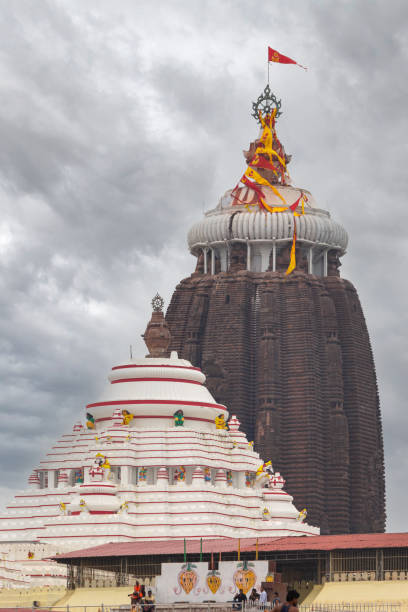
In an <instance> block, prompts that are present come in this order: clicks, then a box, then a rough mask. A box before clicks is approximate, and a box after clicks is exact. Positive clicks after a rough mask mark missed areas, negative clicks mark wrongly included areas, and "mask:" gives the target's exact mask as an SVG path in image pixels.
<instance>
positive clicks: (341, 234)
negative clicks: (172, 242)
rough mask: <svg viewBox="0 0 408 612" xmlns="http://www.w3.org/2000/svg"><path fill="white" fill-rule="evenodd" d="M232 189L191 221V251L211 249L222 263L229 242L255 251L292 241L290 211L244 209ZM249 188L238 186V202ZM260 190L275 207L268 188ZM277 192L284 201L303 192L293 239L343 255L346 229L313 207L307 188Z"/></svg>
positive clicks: (274, 200) (282, 189)
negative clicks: (303, 201)
mask: <svg viewBox="0 0 408 612" xmlns="http://www.w3.org/2000/svg"><path fill="white" fill-rule="evenodd" d="M232 191H233V190H232V189H229V190H228V191H226V193H225V194H224V195H223V196H222V198H221V199H220V201H219V203H218V205H217V207H216V208H214V209H213V210H210V211H208V212H207V213H206V214H205V217H204V219H201V220H200V221H198V222H197V223H195V224H194V225H193V227H192V228H191V229H190V231H189V233H188V246H189V248H190V251H191V253H193V254H194V255H196V256H199V255H200V251H201V250H202V249H205V248H207V249H212V250H214V251H215V254H216V256H218V257H219V258H220V260H221V262H223V261H224V260H225V261H226V251H227V245H228V244H230V243H234V242H243V243H248V244H251V245H252V246H253V248H254V250H256V247H257V246H261V245H262V246H263V249H265V246H269V247H270V248H272V247H273V246H274V245H279V244H284V243H289V242H291V241H292V237H293V213H292V211H290V210H289V211H288V212H282V213H279V214H271V213H268V212H263V211H260V210H257V211H255V212H253V211H250V210H248V209H247V208H246V207H245V204H234V203H233V202H234V197H233V196H232ZM249 191H250V190H249V188H248V187H241V188H239V190H238V196H239V197H240V199H241V200H242V201H246V200H247V201H250V199H249V195H248V192H249ZM263 191H264V193H265V196H266V201H267V203H268V204H269V205H270V206H279V204H280V201H279V198H278V196H277V195H275V194H274V193H273V192H272V190H271V189H269V188H268V187H264V189H263ZM279 191H280V192H281V193H282V195H284V197H285V199H286V201H287V202H288V204H292V203H293V202H295V201H296V200H297V199H298V198H299V196H300V194H301V192H303V193H306V194H307V197H308V202H307V204H306V206H305V212H304V215H302V216H301V217H299V218H298V221H297V240H298V241H299V242H300V243H302V244H303V245H304V246H308V247H310V248H313V249H315V250H317V249H320V250H324V249H330V250H332V249H334V250H336V251H338V253H339V255H340V256H341V255H344V253H345V252H346V248H347V243H348V236H347V232H346V230H345V229H344V227H343V226H342V225H340V223H338V222H337V221H334V220H333V219H332V218H331V216H330V213H328V212H327V211H326V210H323V209H321V208H318V207H317V205H316V202H315V200H314V198H313V196H312V195H311V194H310V193H309V192H308V191H306V190H304V189H302V190H300V189H297V188H296V187H292V186H289V185H285V186H283V185H282V186H280V187H279ZM224 253H225V255H224ZM265 263H266V262H265ZM222 269H223V265H222V263H221V270H222ZM249 269H253V271H259V272H262V271H264V270H266V268H263V267H261V269H260V270H256V269H254V268H253V267H249Z"/></svg>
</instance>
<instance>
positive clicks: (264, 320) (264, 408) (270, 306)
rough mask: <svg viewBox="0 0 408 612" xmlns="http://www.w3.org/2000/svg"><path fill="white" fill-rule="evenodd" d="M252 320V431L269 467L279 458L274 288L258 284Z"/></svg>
mask: <svg viewBox="0 0 408 612" xmlns="http://www.w3.org/2000/svg"><path fill="white" fill-rule="evenodd" d="M258 292H259V300H258V301H259V305H258V312H257V317H256V345H255V354H254V357H255V373H254V377H255V381H256V402H257V404H256V428H255V446H256V449H257V452H259V454H260V455H261V457H262V458H264V460H265V461H267V460H269V459H271V460H272V463H273V465H275V464H276V462H277V461H278V460H279V457H280V443H281V430H280V424H281V416H282V412H281V411H282V384H281V383H282V376H281V371H280V335H281V334H280V324H279V293H278V292H277V291H276V287H274V286H269V285H265V284H261V285H259V288H258Z"/></svg>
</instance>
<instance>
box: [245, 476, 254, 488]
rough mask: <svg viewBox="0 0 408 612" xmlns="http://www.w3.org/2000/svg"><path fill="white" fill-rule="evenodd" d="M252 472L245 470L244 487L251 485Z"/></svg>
mask: <svg viewBox="0 0 408 612" xmlns="http://www.w3.org/2000/svg"><path fill="white" fill-rule="evenodd" d="M252 482H253V479H252V474H251V472H245V486H246V487H252Z"/></svg>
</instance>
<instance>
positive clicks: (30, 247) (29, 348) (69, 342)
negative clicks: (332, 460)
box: [0, 0, 408, 531]
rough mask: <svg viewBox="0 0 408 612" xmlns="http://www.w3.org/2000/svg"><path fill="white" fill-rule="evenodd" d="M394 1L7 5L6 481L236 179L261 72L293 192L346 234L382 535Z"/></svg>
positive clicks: (401, 356)
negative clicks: (372, 397)
mask: <svg viewBox="0 0 408 612" xmlns="http://www.w3.org/2000/svg"><path fill="white" fill-rule="evenodd" d="M407 13H408V5H407V3H406V0H401V1H398V0H394V1H393V0H383V1H382V2H378V1H375V0H367V1H365V2H362V1H359V0H353V1H350V2H344V1H341V0H337V1H336V2H329V1H327V2H323V1H318V0H313V1H311V0H310V1H307V0H302V1H298V2H287V3H283V2H281V1H278V0H267V1H265V2H263V3H260V2H255V1H253V0H245V1H244V0H214V1H206V0H184V1H182V0H180V1H177V0H165V1H154V0H152V1H151V2H140V1H139V0H129V2H127V1H125V0H115V2H111V1H110V2H105V1H102V0H95V1H93V0H86V1H84V0H78V1H75V0H65V1H62V0H49V1H45V0H31V1H25V0H18V1H17V0H16V1H14V2H10V1H9V0H0V88H1V92H0V202H1V213H2V214H1V216H0V267H1V272H0V326H1V329H0V384H1V390H0V410H1V414H0V417H1V431H0V466H1V469H0V493H2V495H1V497H2V498H3V501H7V497H9V496H11V492H12V491H14V490H15V488H22V487H25V486H26V482H27V477H28V475H29V472H30V471H31V469H32V468H33V467H36V465H37V464H38V461H39V460H40V459H41V458H42V454H43V453H44V452H46V451H47V449H48V447H49V446H50V445H51V444H52V443H53V442H54V440H55V439H56V438H57V437H58V436H59V435H60V434H62V433H68V432H69V431H70V430H71V427H72V424H73V423H74V422H75V421H77V420H78V419H80V418H83V415H84V406H85V405H86V404H87V403H90V402H94V401H97V399H98V395H99V393H100V391H101V389H102V388H103V386H104V384H105V380H106V375H107V373H108V371H109V369H110V368H111V366H112V365H115V364H117V363H120V362H121V361H123V360H124V359H126V358H127V357H128V351H129V348H128V347H129V344H133V347H134V349H133V352H134V355H144V354H145V348H144V346H143V345H142V342H141V339H140V334H141V333H142V332H143V331H144V329H145V326H146V323H147V320H148V319H149V317H150V300H151V298H152V297H153V295H154V294H155V293H156V291H159V292H160V293H161V294H162V295H163V297H164V298H165V299H166V302H167V303H168V300H169V299H170V296H171V293H172V291H173V289H174V287H175V285H176V284H177V282H178V281H179V280H180V279H181V278H183V277H185V276H187V275H189V274H190V273H191V271H192V270H193V266H194V261H193V258H192V256H191V255H190V254H189V253H188V250H187V247H186V234H187V230H188V229H189V227H190V225H191V224H192V223H193V222H194V221H195V220H197V219H199V218H200V217H201V215H202V212H203V210H204V209H208V208H212V207H214V206H215V205H216V203H217V201H218V198H219V196H220V195H222V194H223V193H224V192H225V190H226V189H228V188H231V187H233V186H234V185H235V183H236V181H237V178H238V177H239V176H240V175H241V174H242V171H243V168H244V160H243V157H242V149H244V148H246V147H247V145H248V143H249V142H250V140H252V139H253V138H254V136H256V134H257V127H256V124H255V122H254V120H253V119H252V118H251V116H250V114H251V102H252V101H253V100H255V99H256V98H257V96H258V95H259V93H260V92H261V91H262V89H263V88H264V86H265V84H266V66H267V64H266V54H267V46H268V45H271V46H272V47H274V48H275V49H278V50H279V51H281V52H282V53H284V54H286V55H290V56H291V57H293V58H294V59H296V60H297V61H299V63H301V64H304V65H306V66H308V67H309V70H308V71H307V72H305V71H303V70H301V69H300V68H298V67H296V66H283V65H271V70H270V73H271V87H272V89H273V91H274V92H275V93H276V95H277V96H278V97H279V98H281V99H282V110H283V114H282V116H281V118H280V119H279V122H278V132H279V136H280V139H281V141H282V142H283V144H284V146H285V148H286V151H287V153H290V154H292V155H293V159H292V163H291V166H290V172H291V175H292V179H293V182H294V184H295V185H298V186H302V187H304V188H306V189H309V190H310V191H311V192H312V193H313V194H314V196H315V197H316V199H317V201H318V203H319V206H320V207H321V208H326V209H328V210H329V211H330V212H331V214H332V215H333V217H334V218H335V219H337V220H338V221H340V222H341V223H343V225H344V226H345V227H346V229H347V231H348V233H349V237H350V242H349V251H348V253H347V254H346V256H345V257H344V258H343V267H342V269H341V270H342V276H343V277H345V278H347V279H349V280H350V281H352V282H353V283H354V284H355V286H356V287H357V289H358V292H359V295H360V299H361V302H362V305H363V309H364V312H365V315H366V318H367V324H368V328H369V331H370V334H371V341H372V345H373V350H374V356H375V360H376V366H377V373H378V382H379V390H380V397H381V405H382V414H383V424H384V435H385V455H386V470H387V514H388V530H389V531H405V530H407V526H406V507H407V506H408V487H407V486H406V473H407V471H408V453H407V442H408V410H407V393H406V389H407V365H408V364H407V361H408V359H407V353H408V351H407V293H408V291H407V281H406V277H407V251H408V244H407V222H408V214H407V205H408V201H407V200H408V198H407V196H408V180H407V170H406V168H407V162H408V150H407V147H408V126H407V99H408V79H407V65H408V36H407V32H408V27H407V26H408V23H407Z"/></svg>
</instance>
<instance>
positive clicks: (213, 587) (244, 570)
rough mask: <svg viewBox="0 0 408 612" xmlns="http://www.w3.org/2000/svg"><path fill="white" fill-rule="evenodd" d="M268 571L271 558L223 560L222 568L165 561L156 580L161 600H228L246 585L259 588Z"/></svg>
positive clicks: (158, 595)
mask: <svg viewBox="0 0 408 612" xmlns="http://www.w3.org/2000/svg"><path fill="white" fill-rule="evenodd" d="M267 574H268V561H251V562H247V561H221V562H220V563H219V564H218V569H216V570H215V569H210V568H209V567H208V563H202V562H201V563H183V564H181V563H162V566H161V575H160V576H158V577H157V580H156V601H157V603H173V602H174V603H181V602H194V603H199V602H203V601H215V602H227V601H232V599H233V597H234V595H235V594H236V593H237V592H238V591H239V589H242V590H243V591H244V593H246V594H247V595H249V594H250V593H251V590H252V589H253V588H256V590H257V591H258V592H259V591H260V589H261V583H262V582H264V581H265V579H266V576H267Z"/></svg>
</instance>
